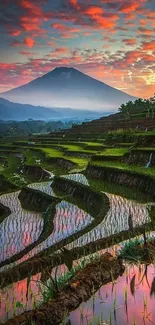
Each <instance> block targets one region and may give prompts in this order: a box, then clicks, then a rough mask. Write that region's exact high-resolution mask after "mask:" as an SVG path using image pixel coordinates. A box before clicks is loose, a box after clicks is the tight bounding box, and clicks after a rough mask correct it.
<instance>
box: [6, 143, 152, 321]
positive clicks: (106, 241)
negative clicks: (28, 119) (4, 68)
mask: <svg viewBox="0 0 155 325" xmlns="http://www.w3.org/2000/svg"><path fill="white" fill-rule="evenodd" d="M33 140H34V139H33ZM49 141H50V140H48V139H46V141H45V140H43V139H42V140H39V141H38V142H37V145H36V146H35V144H34V145H33V148H32V146H31V147H30V145H28V143H24V144H23V143H22V144H21V143H20V142H18V143H16V144H12V145H11V144H10V145H11V146H12V150H13V151H16V152H20V154H18V155H15V158H16V159H17V160H19V162H20V166H19V167H20V168H17V167H18V166H16V163H17V160H16V159H15V160H12V161H11V157H10V156H9V158H8V157H7V153H6V151H7V148H6V147H5V148H2V146H1V156H3V159H1V165H0V166H1V167H0V168H1V169H0V173H1V179H0V180H1V186H0V213H1V215H0V324H8V325H9V324H10V325H12V324H30V325H31V324H38V325H39V324H41V323H42V324H46V316H45V315H47V311H48V314H49V315H53V316H51V318H49V320H48V322H49V323H48V324H70V325H87V324H92V325H98V324H104V325H108V324H109V325H115V324H118V325H127V324H131V325H132V324H133V325H135V324H138V325H141V324H146V325H147V324H155V313H154V303H155V300H154V299H155V269H154V256H155V249H154V238H155V233H154V230H155V196H154V189H155V179H154V173H155V172H154V165H153V162H154V160H153V159H154V152H153V149H152V148H151V151H148V152H147V153H146V152H144V151H145V149H142V148H141V150H139V151H138V150H137V151H136V153H135V152H133V158H134V159H133V160H134V161H133V162H132V159H131V156H132V150H131V151H130V152H129V149H128V146H125V145H124V146H122V148H120V146H118V148H113V147H110V146H109V147H108V148H107V147H106V145H105V144H103V143H102V142H101V140H100V141H96V142H94V143H93V142H90V141H88V140H83V141H81V142H79V141H77V143H76V142H74V143H73V142H70V143H68V142H67V141H66V143H65V141H64V139H63V141H61V139H59V140H55V139H53V140H52V142H51V143H50V142H49ZM33 142H34V143H35V141H33ZM103 142H104V141H103ZM52 146H53V147H52ZM107 146H108V145H107ZM13 148H14V149H13ZM60 148H61V150H60ZM62 148H63V149H62ZM2 149H3V152H2ZM81 152H83V156H82V155H81ZM34 153H35V154H34ZM78 153H80V154H78ZM88 153H89V154H88ZM139 155H140V156H139ZM94 156H96V158H94ZM138 157H139V158H138ZM55 158H56V159H57V160H56V159H55ZM5 161H8V164H6V162H5ZM151 161H152V165H151V166H150V167H147V164H148V163H151ZM109 166H110V168H111V169H109ZM114 166H115V167H114ZM115 168H117V171H119V175H118V176H117V177H114V176H113V175H114V173H115ZM124 173H125V174H124ZM106 175H108V177H107V176H106ZM128 175H129V177H128ZM32 176H33V177H32ZM139 249H140V252H141V251H143V253H144V254H143V258H142V257H141V255H138V253H137V254H136V253H135V252H136V251H137V252H139ZM132 253H133V254H132ZM134 254H135V255H134ZM104 256H105V257H104ZM104 258H105V265H106V263H107V268H108V269H106V268H105V270H104ZM102 260H103V261H102ZM102 263H103V264H102ZM101 265H102V270H100V266H101ZM118 266H119V267H120V271H119V270H118V268H119V267H118ZM87 270H88V271H87ZM86 272H88V273H87V275H86ZM93 272H94V273H93ZM95 272H96V273H95ZM101 273H102V274H101ZM82 274H85V276H84V278H83V277H82ZM97 275H98V276H97ZM101 275H102V276H101ZM100 276H101V281H99V283H97V282H96V281H97V280H96V279H97V277H98V278H100ZM89 278H90V279H94V280H91V283H89ZM84 279H85V281H84ZM93 283H94V288H93ZM82 286H83V287H82ZM82 288H83V289H82ZM69 290H71V291H69ZM68 292H70V302H69V297H68ZM71 292H72V294H71ZM63 295H65V297H66V300H65V299H64V298H63V297H64V296H63ZM61 299H62V301H64V304H63V308H64V311H63V308H61V307H62V306H60V301H61ZM54 301H57V307H58V308H57V310H56V308H53V307H52V306H54ZM75 301H76V302H75ZM65 304H66V306H65ZM58 311H59V314H58ZM40 315H42V316H40ZM49 317H50V316H49ZM54 317H55V318H54ZM24 322H25V323H24Z"/></svg>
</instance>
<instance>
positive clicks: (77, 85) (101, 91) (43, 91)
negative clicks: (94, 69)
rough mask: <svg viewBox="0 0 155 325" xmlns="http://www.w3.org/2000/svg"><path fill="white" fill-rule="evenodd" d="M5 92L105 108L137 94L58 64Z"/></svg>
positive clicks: (35, 101) (17, 98)
mask: <svg viewBox="0 0 155 325" xmlns="http://www.w3.org/2000/svg"><path fill="white" fill-rule="evenodd" d="M1 96H2V97H3V98H5V99H9V100H11V101H14V102H18V103H27V104H32V105H42V106H46V107H70V108H76V109H77V108H78V109H93V110H102V111H108V110H111V111H112V110H114V109H116V108H118V107H119V106H120V105H121V104H122V103H126V102H127V101H129V100H135V97H132V96H130V95H128V94H126V93H124V92H122V91H119V90H117V89H115V88H112V87H110V86H108V85H106V84H105V83H103V82H101V81H98V80H96V79H93V78H91V77H89V76H87V75H85V74H83V73H81V72H80V71H78V70H76V69H74V68H66V67H60V68H56V69H54V70H53V71H51V72H49V73H47V74H46V75H44V76H42V77H40V78H37V79H35V80H33V81H31V82H30V83H28V84H26V85H24V86H21V87H18V88H16V89H13V90H10V91H8V92H5V93H3V94H1Z"/></svg>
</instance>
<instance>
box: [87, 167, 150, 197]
mask: <svg viewBox="0 0 155 325" xmlns="http://www.w3.org/2000/svg"><path fill="white" fill-rule="evenodd" d="M85 175H86V176H88V177H90V178H91V177H92V178H94V179H100V180H105V181H109V182H112V183H116V184H119V185H124V186H128V187H130V188H134V189H135V188H136V190H138V191H142V192H143V193H146V194H149V195H150V196H151V197H152V199H154V198H155V178H153V177H151V176H149V175H144V174H139V173H136V172H131V171H126V170H123V169H119V168H113V167H100V166H93V165H91V164H88V166H87V168H86V170H85Z"/></svg>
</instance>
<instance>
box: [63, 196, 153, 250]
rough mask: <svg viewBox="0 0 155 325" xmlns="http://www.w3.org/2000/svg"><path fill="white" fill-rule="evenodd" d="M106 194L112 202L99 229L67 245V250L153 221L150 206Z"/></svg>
mask: <svg viewBox="0 0 155 325" xmlns="http://www.w3.org/2000/svg"><path fill="white" fill-rule="evenodd" d="M105 194H106V195H107V196H108V198H109V202H110V209H109V211H108V213H107V215H106V217H105V218H104V219H103V221H102V222H101V223H100V224H99V225H98V226H97V227H95V228H94V229H92V230H91V231H90V232H88V233H86V234H85V235H83V236H81V237H80V238H78V239H77V240H75V241H74V242H72V243H71V244H69V245H67V248H69V249H71V248H74V247H77V246H84V245H86V244H88V243H90V242H92V241H96V240H98V239H101V238H104V237H108V236H110V235H113V234H117V233H120V232H121V231H123V230H128V229H129V227H130V226H131V224H132V226H133V227H137V226H141V225H143V224H145V223H148V222H150V221H151V219H150V217H149V210H150V209H151V205H150V204H149V205H148V204H141V203H137V202H135V201H132V200H127V199H125V198H123V197H121V196H118V195H113V194H109V193H105Z"/></svg>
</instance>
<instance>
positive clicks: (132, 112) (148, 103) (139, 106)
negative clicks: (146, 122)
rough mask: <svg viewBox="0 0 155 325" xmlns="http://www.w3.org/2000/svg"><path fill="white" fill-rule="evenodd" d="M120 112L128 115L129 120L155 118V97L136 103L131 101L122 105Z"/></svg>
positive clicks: (137, 100)
mask: <svg viewBox="0 0 155 325" xmlns="http://www.w3.org/2000/svg"><path fill="white" fill-rule="evenodd" d="M119 111H120V112H121V113H123V114H125V115H126V117H127V118H129V117H130V118H132V117H133V118H136V117H151V118H154V117H155V96H154V97H151V98H150V99H142V98H139V99H136V100H135V101H134V102H132V101H129V102H128V103H126V104H122V105H121V106H120V108H119Z"/></svg>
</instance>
